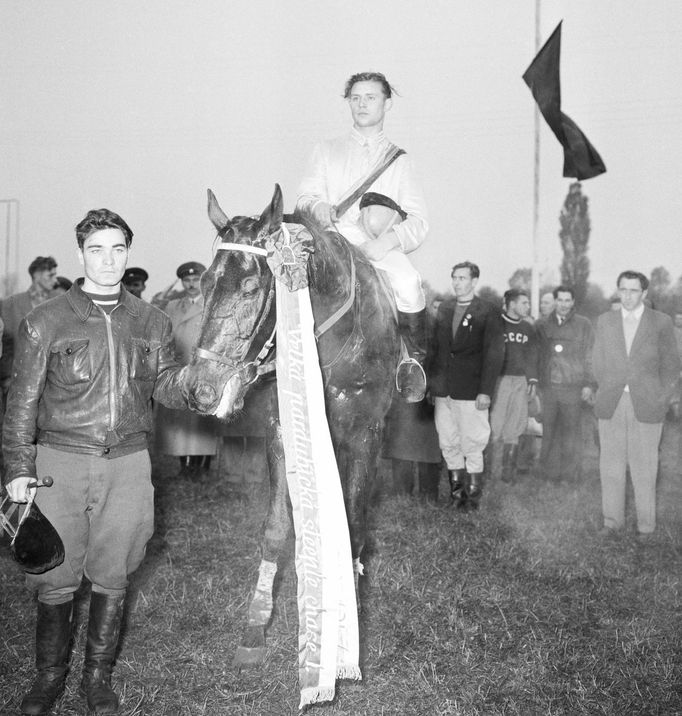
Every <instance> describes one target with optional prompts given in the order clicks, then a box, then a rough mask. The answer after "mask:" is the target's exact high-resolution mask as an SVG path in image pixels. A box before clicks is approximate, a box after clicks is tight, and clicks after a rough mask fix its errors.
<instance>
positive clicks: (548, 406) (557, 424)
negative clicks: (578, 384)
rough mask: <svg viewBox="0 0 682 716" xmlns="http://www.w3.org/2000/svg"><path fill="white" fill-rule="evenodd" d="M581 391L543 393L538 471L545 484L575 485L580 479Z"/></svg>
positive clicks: (581, 454)
mask: <svg viewBox="0 0 682 716" xmlns="http://www.w3.org/2000/svg"><path fill="white" fill-rule="evenodd" d="M581 409H582V403H581V400H580V388H576V389H572V388H569V389H566V388H563V389H554V388H550V389H545V390H543V392H542V449H541V451H540V471H541V476H542V477H543V478H544V479H545V480H550V481H555V482H556V481H559V480H565V481H567V482H574V481H576V480H579V479H580V478H581V476H582V458H583V442H582V427H581V426H582V422H581Z"/></svg>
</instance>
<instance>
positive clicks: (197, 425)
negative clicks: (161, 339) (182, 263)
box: [156, 296, 218, 456]
mask: <svg viewBox="0 0 682 716" xmlns="http://www.w3.org/2000/svg"><path fill="white" fill-rule="evenodd" d="M203 310H204V297H203V296H199V297H198V298H197V299H196V300H195V301H192V300H191V299H190V298H189V297H188V296H184V297H183V298H180V299H177V300H175V301H170V302H169V303H168V305H167V306H166V311H165V312H166V313H167V314H168V316H169V317H170V319H171V323H172V324H173V341H174V345H175V356H176V359H177V361H178V363H181V364H182V365H187V364H188V363H189V361H190V359H191V357H192V350H193V349H194V346H195V345H196V342H197V340H198V338H199V328H200V326H201V314H202V311H203ZM217 426H218V423H217V421H216V419H215V418H213V417H211V416H202V415H198V414H197V413H193V412H192V411H190V410H167V409H166V408H164V406H163V405H159V406H158V408H157V415H156V450H157V452H158V453H161V454H164V455H175V456H184V455H215V454H216V452H217Z"/></svg>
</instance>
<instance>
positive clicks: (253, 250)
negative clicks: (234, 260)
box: [216, 243, 268, 256]
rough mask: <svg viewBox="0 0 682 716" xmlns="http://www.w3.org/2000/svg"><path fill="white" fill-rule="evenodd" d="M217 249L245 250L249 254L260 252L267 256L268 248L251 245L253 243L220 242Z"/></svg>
mask: <svg viewBox="0 0 682 716" xmlns="http://www.w3.org/2000/svg"><path fill="white" fill-rule="evenodd" d="M216 251H244V252H245V253H247V254H258V255H259V256H267V255H268V252H267V249H263V248H261V247H260V246H251V244H228V243H223V244H218V245H217V246H216Z"/></svg>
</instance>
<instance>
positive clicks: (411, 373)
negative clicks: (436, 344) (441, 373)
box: [395, 309, 426, 403]
mask: <svg viewBox="0 0 682 716" xmlns="http://www.w3.org/2000/svg"><path fill="white" fill-rule="evenodd" d="M398 330H399V331H400V337H401V338H402V339H403V343H404V344H405V348H406V349H407V353H408V357H405V356H403V358H402V359H401V361H400V363H399V364H398V368H397V370H396V377H395V380H396V386H397V388H398V392H399V393H400V394H401V395H402V396H403V399H404V400H405V401H406V402H407V403H419V402H420V401H421V400H423V399H424V395H425V394H426V374H425V373H424V367H423V366H424V358H426V309H423V310H421V311H419V312H417V313H403V312H402V311H398Z"/></svg>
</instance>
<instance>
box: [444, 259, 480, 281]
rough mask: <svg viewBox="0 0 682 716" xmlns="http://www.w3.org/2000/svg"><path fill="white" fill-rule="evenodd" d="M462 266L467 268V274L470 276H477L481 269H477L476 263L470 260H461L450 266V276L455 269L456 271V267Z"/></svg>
mask: <svg viewBox="0 0 682 716" xmlns="http://www.w3.org/2000/svg"><path fill="white" fill-rule="evenodd" d="M463 268H465V269H469V276H471V278H478V277H479V276H480V275H481V269H479V268H478V266H476V264H474V263H471V261H461V262H460V263H458V264H455V265H454V266H453V267H452V271H450V278H452V277H453V276H454V275H455V271H457V269H463Z"/></svg>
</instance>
